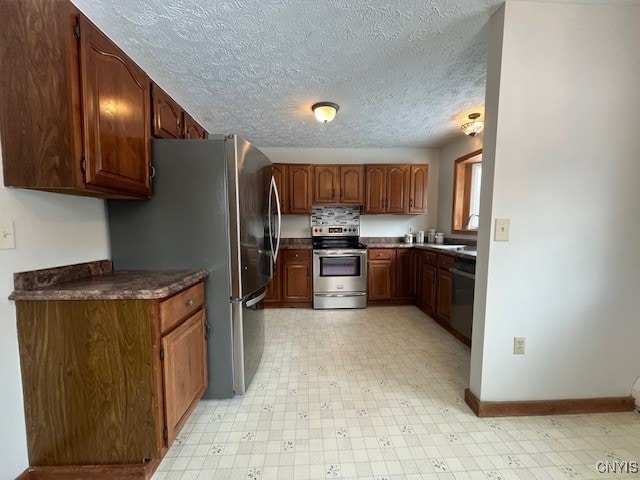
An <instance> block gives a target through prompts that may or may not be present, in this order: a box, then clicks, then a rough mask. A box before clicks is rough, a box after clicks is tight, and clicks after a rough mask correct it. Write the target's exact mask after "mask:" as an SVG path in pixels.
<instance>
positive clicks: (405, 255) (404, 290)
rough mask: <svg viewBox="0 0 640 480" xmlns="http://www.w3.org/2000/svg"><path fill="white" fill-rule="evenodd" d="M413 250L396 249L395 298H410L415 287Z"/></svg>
mask: <svg viewBox="0 0 640 480" xmlns="http://www.w3.org/2000/svg"><path fill="white" fill-rule="evenodd" d="M413 257H414V252H413V250H412V249H410V248H398V249H396V271H395V274H396V285H395V286H396V289H395V292H394V296H395V298H397V299H407V300H411V299H412V298H413V295H414V289H415V284H416V280H415V268H414V266H413Z"/></svg>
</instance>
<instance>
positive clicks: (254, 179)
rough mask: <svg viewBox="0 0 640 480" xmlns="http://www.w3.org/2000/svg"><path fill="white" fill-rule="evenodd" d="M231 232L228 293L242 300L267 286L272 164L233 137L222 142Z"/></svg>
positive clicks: (248, 144)
mask: <svg viewBox="0 0 640 480" xmlns="http://www.w3.org/2000/svg"><path fill="white" fill-rule="evenodd" d="M226 151H227V155H226V158H227V174H228V177H229V205H230V212H229V213H230V220H231V225H230V233H231V265H232V268H231V272H232V273H231V290H232V292H231V294H232V298H234V299H242V298H245V297H246V296H247V295H250V294H252V293H254V292H256V291H257V290H259V289H260V288H262V287H264V286H266V285H267V283H269V280H270V279H271V272H272V261H273V258H272V254H271V246H272V238H270V236H269V226H270V222H271V216H270V212H269V196H270V183H271V177H272V165H271V162H270V161H269V159H268V158H267V156H266V155H265V154H264V153H262V152H261V151H260V150H258V149H257V148H255V147H254V146H253V145H251V143H249V142H247V141H246V140H243V139H242V138H239V137H237V136H232V137H230V138H229V139H228V140H227V142H226Z"/></svg>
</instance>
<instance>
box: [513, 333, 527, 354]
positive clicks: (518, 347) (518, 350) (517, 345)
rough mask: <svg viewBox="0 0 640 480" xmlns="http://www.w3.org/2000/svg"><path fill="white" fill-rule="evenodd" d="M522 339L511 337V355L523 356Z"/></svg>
mask: <svg viewBox="0 0 640 480" xmlns="http://www.w3.org/2000/svg"><path fill="white" fill-rule="evenodd" d="M524 343H525V338H524V337H513V354H514V355H524Z"/></svg>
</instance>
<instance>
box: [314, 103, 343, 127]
mask: <svg viewBox="0 0 640 480" xmlns="http://www.w3.org/2000/svg"><path fill="white" fill-rule="evenodd" d="M339 109H340V107H339V106H338V105H337V104H336V103H331V102H320V103H316V104H315V105H313V106H312V107H311V110H313V113H314V115H315V116H316V119H317V120H318V121H319V122H322V123H329V122H330V121H331V120H333V119H334V118H335V116H336V113H337V111H338V110H339Z"/></svg>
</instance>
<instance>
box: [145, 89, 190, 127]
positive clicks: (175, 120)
mask: <svg viewBox="0 0 640 480" xmlns="http://www.w3.org/2000/svg"><path fill="white" fill-rule="evenodd" d="M151 102H152V107H153V136H154V137H156V138H169V139H172V138H182V113H183V112H182V108H181V107H180V105H178V104H177V103H176V102H175V101H174V100H173V99H172V98H171V97H170V96H169V95H167V94H166V93H165V92H164V91H163V90H162V89H161V88H160V87H158V86H157V85H156V84H155V83H154V84H152V85H151Z"/></svg>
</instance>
